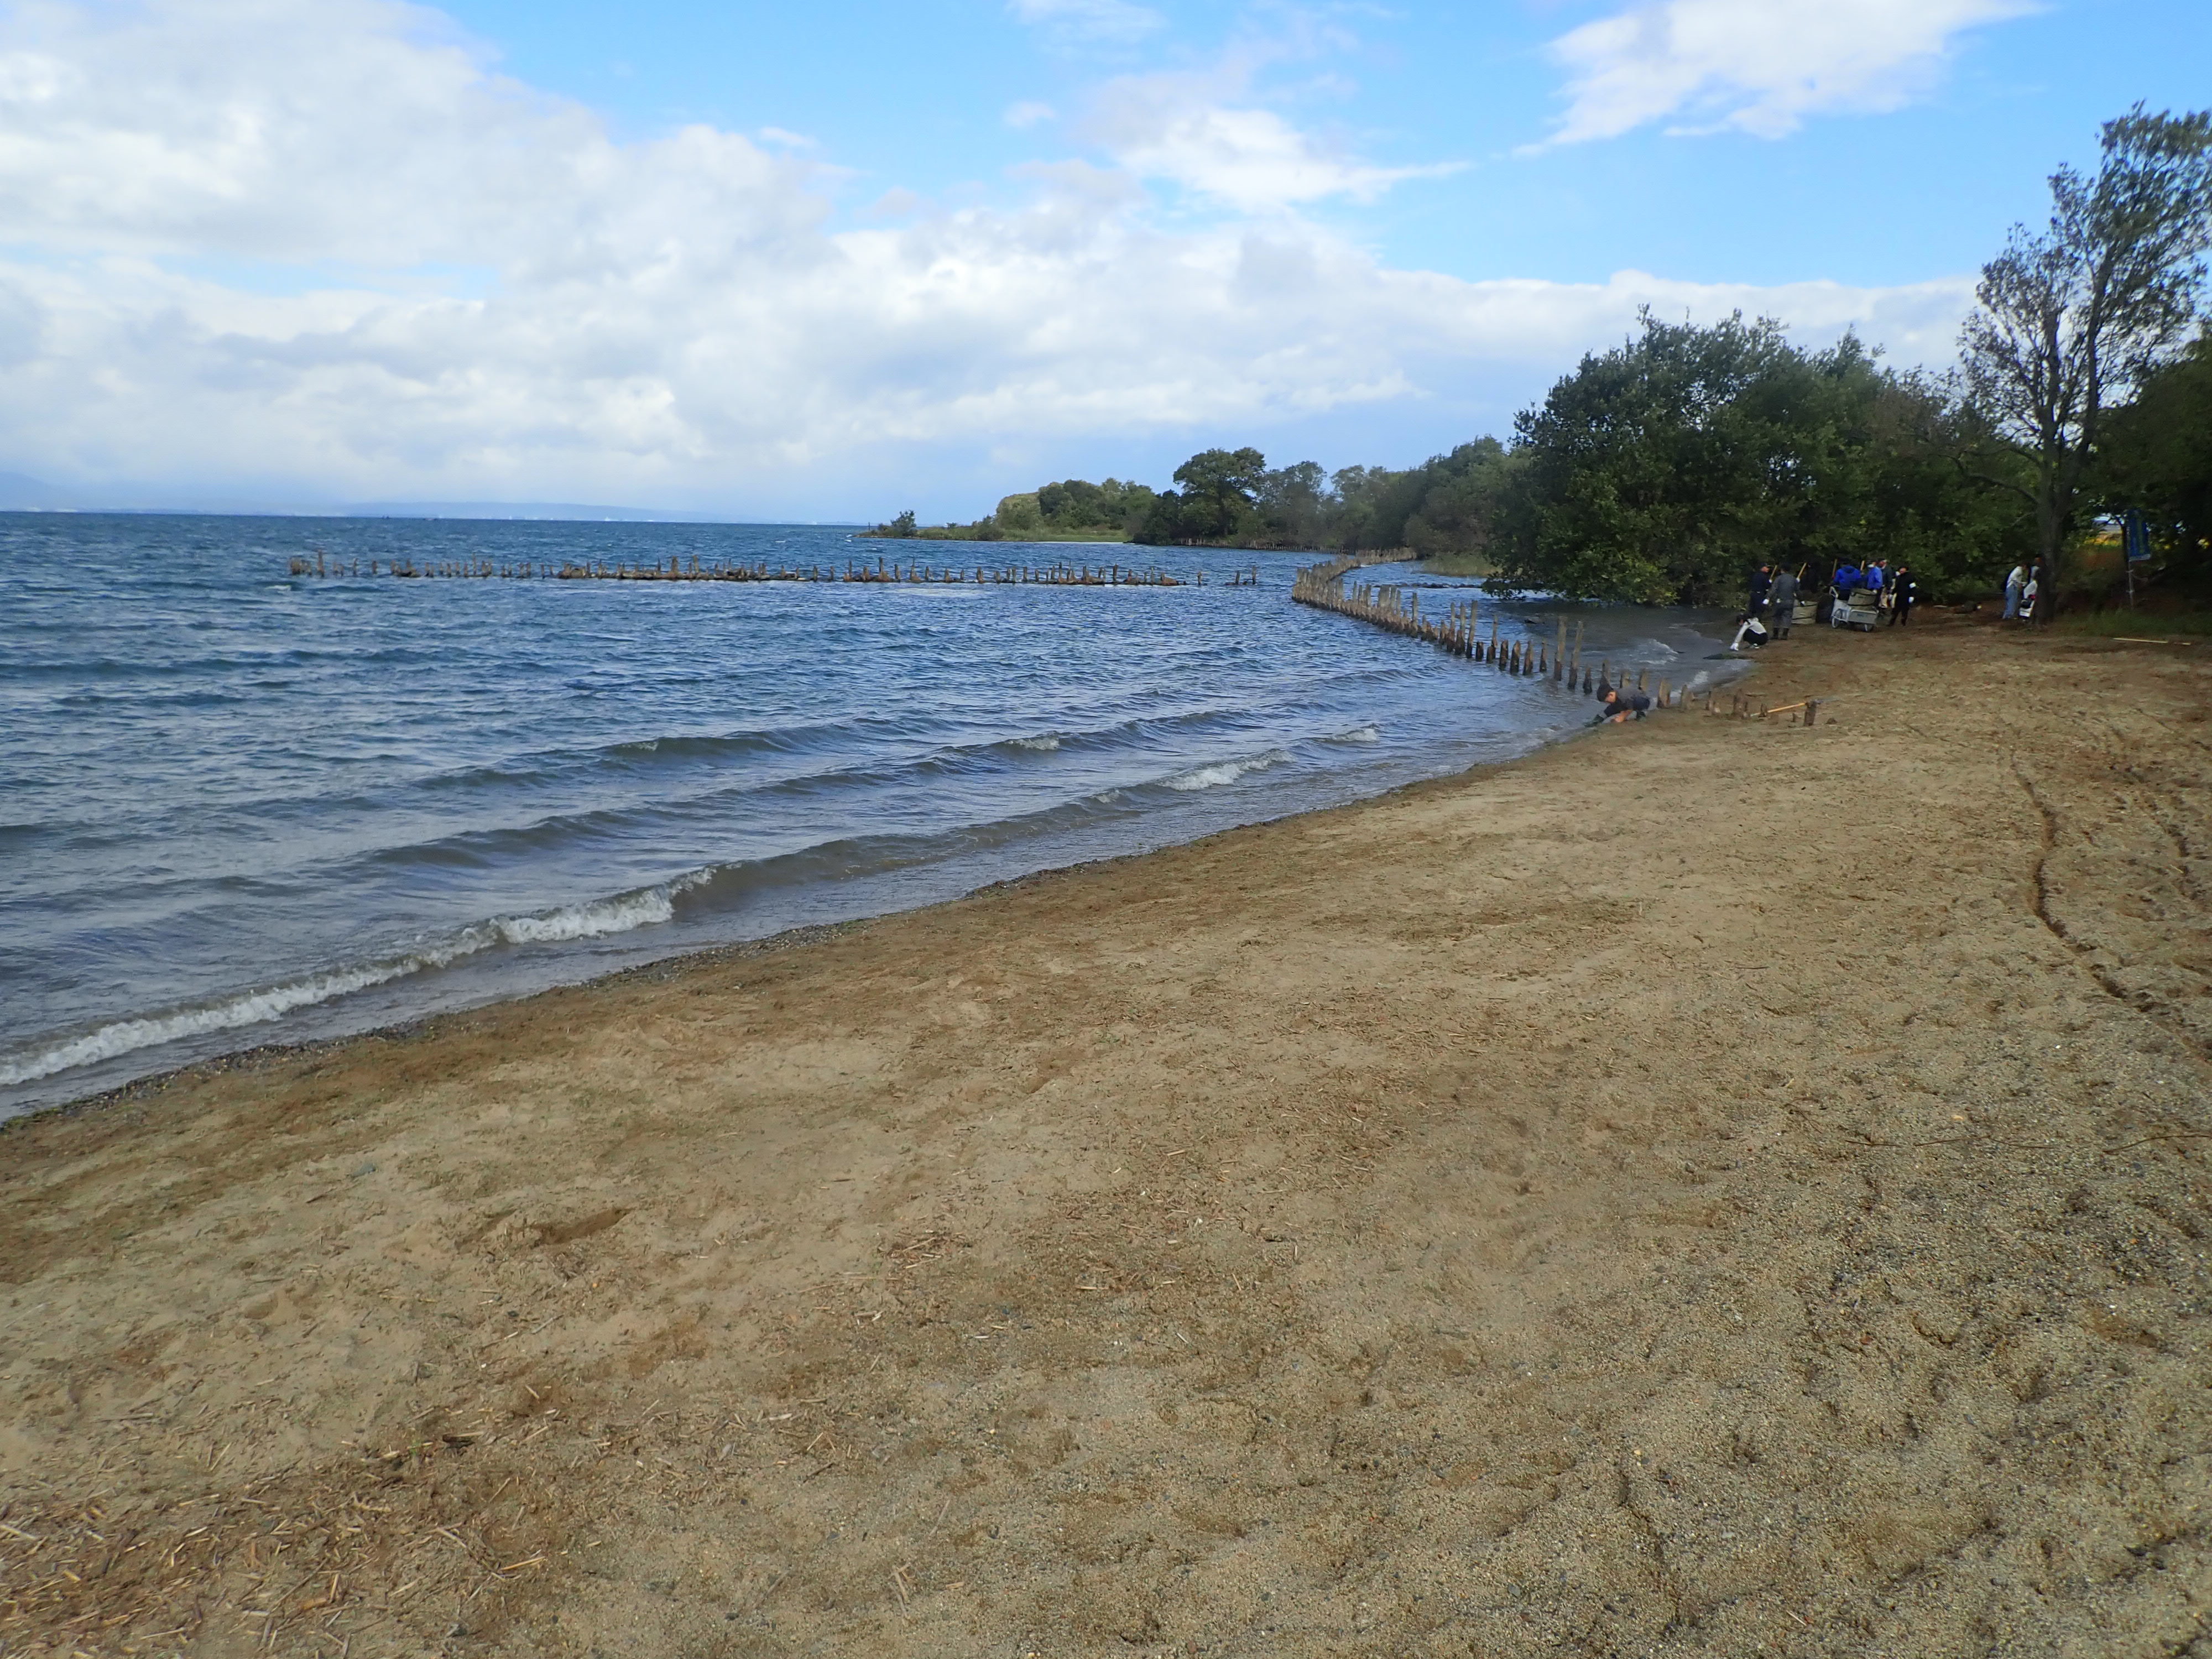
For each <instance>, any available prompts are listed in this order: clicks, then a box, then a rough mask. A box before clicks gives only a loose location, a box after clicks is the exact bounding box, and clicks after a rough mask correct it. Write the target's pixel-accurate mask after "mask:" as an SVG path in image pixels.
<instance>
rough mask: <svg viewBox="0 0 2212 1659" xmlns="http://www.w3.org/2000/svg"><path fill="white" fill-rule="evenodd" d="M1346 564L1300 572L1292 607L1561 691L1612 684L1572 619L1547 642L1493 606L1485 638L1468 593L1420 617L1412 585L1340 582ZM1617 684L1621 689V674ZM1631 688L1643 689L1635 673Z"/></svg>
mask: <svg viewBox="0 0 2212 1659" xmlns="http://www.w3.org/2000/svg"><path fill="white" fill-rule="evenodd" d="M1352 568H1354V567H1353V564H1352V561H1350V560H1348V559H1339V560H1334V561H1332V562H1329V563H1328V564H1322V565H1316V566H1314V567H1313V568H1311V569H1310V570H1302V571H1300V572H1299V573H1298V575H1297V580H1294V581H1293V582H1292V583H1291V598H1292V599H1295V600H1297V602H1298V603H1299V604H1300V605H1313V606H1315V607H1316V609H1319V610H1322V611H1336V612H1338V613H1339V614H1340V615H1342V616H1346V617H1358V619H1359V620H1360V621H1362V622H1365V623H1373V624H1375V626H1376V627H1377V628H1387V629H1389V630H1390V631H1391V632H1393V633H1395V634H1405V635H1410V636H1411V637H1413V638H1414V639H1417V640H1425V641H1428V643H1430V644H1431V645H1433V646H1437V647H1439V648H1441V649H1443V650H1445V651H1449V652H1450V653H1452V654H1453V655H1454V656H1455V657H1467V658H1470V659H1473V660H1474V661H1476V662H1486V663H1489V664H1491V665H1492V666H1493V667H1495V668H1497V669H1498V671H1499V672H1501V673H1505V674H1517V675H1520V676H1522V677H1523V678H1530V679H1543V680H1548V681H1550V682H1551V683H1552V684H1553V685H1563V686H1565V688H1566V689H1567V690H1583V691H1598V690H1602V689H1603V688H1604V687H1606V686H1607V685H1610V684H1615V682H1614V680H1613V665H1612V664H1611V663H1610V662H1605V663H1601V664H1599V665H1597V666H1596V667H1595V668H1592V667H1590V666H1589V665H1587V664H1585V663H1584V662H1583V625H1582V624H1581V623H1579V622H1578V623H1576V624H1575V632H1574V638H1573V640H1572V641H1569V639H1568V637H1567V623H1566V618H1565V617H1560V618H1559V622H1558V627H1557V629H1556V630H1555V634H1554V637H1553V638H1552V639H1550V640H1544V639H1540V638H1534V637H1531V636H1528V635H1519V634H1516V635H1512V636H1510V637H1507V636H1506V635H1504V630H1503V622H1502V619H1501V618H1500V617H1499V616H1498V613H1497V612H1496V611H1492V613H1491V616H1490V635H1489V637H1488V638H1487V639H1486V638H1485V637H1484V636H1483V634H1482V627H1481V624H1482V617H1481V614H1480V606H1479V605H1477V603H1476V601H1474V599H1463V600H1455V601H1452V602H1451V603H1449V604H1448V605H1446V606H1445V607H1444V611H1443V615H1442V616H1431V615H1427V614H1425V613H1424V612H1423V611H1422V608H1421V596H1420V594H1419V592H1416V591H1413V590H1409V589H1407V588H1401V587H1395V586H1383V587H1370V586H1365V585H1364V584H1355V585H1353V586H1350V587H1346V585H1345V580H1344V578H1345V576H1346V574H1347V573H1348V572H1349V571H1351V570H1352ZM1647 672H1648V671H1647ZM1621 684H1622V686H1623V689H1624V690H1626V682H1625V680H1624V681H1623V682H1621ZM1636 689H1637V690H1644V678H1642V677H1641V676H1639V678H1638V681H1637V685H1636ZM1669 695H1670V692H1669V688H1668V684H1667V682H1666V681H1664V680H1662V681H1660V682H1659V700H1660V702H1662V703H1663V702H1666V701H1667V700H1668V696H1669Z"/></svg>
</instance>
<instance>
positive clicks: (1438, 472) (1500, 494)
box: [1403, 438, 1516, 557]
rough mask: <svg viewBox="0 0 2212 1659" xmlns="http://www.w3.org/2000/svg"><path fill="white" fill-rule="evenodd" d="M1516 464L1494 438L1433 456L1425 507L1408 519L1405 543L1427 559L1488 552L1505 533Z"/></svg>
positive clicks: (1427, 474)
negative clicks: (1434, 555) (1441, 554)
mask: <svg viewBox="0 0 2212 1659" xmlns="http://www.w3.org/2000/svg"><path fill="white" fill-rule="evenodd" d="M1422 471H1423V472H1424V475H1425V477H1424V483H1425V489H1423V491H1422V493H1421V498H1420V505H1419V507H1416V508H1415V509H1414V511H1413V513H1412V514H1411V515H1410V516H1409V517H1408V518H1407V520H1406V524H1405V529H1404V532H1403V539H1404V543H1405V545H1407V547H1410V548H1412V549H1413V550H1414V551H1415V552H1416V553H1419V554H1420V555H1422V556H1424V557H1425V556H1429V555H1431V554H1436V553H1485V552H1487V551H1489V550H1490V548H1491V545H1492V543H1493V542H1494V541H1496V540H1497V539H1498V538H1499V536H1500V535H1501V534H1502V533H1503V532H1504V524H1505V519H1506V515H1507V513H1508V512H1509V511H1510V505H1509V503H1510V491H1511V489H1512V483H1513V475H1514V472H1515V471H1516V461H1515V460H1514V459H1513V458H1511V457H1510V456H1509V455H1508V454H1507V453H1506V450H1505V446H1504V444H1501V443H1499V442H1498V440H1497V439H1495V438H1478V439H1476V440H1475V441H1474V442H1473V443H1471V444H1462V445H1460V446H1459V447H1458V448H1456V449H1455V450H1453V451H1452V452H1451V453H1450V454H1449V455H1439V456H1436V457H1434V458H1432V459H1431V460H1430V461H1429V463H1428V465H1427V466H1426V467H1425V468H1424V469H1422Z"/></svg>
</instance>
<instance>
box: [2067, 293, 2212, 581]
mask: <svg viewBox="0 0 2212 1659" xmlns="http://www.w3.org/2000/svg"><path fill="white" fill-rule="evenodd" d="M2097 449H2098V453H2097V459H2096V463H2095V466H2094V469H2093V477H2092V494H2093V498H2094V500H2095V501H2096V502H2097V505H2098V506H2099V507H2100V508H2101V509H2102V510H2104V511H2106V512H2108V513H2118V512H2124V511H2126V510H2128V509H2130V508H2134V509H2136V510H2137V511H2139V512H2141V513H2142V514H2143V516H2144V518H2145V519H2146V520H2148V524H2149V526H2150V530H2151V535H2152V539H2153V541H2154V544H2155V545H2156V548H2157V551H2158V558H2157V567H2156V568H2157V572H2158V574H2161V575H2163V576H2165V577H2166V578H2168V579H2170V580H2172V583H2173V585H2174V586H2180V587H2186V588H2190V589H2194V590H2197V591H2200V592H2201V591H2202V590H2203V589H2204V588H2205V587H2207V586H2212V334H2201V335H2199V336H2198V337H2197V339H2196V340H2195V341H2193V342H2192V343H2191V344H2190V346H2189V349H2188V350H2187V351H2186V352H2185V353H2184V354H2183V355H2182V356H2181V357H2180V358H2179V359H2178V360H2177V361H2175V362H2172V363H2170V364H2168V365H2166V367H2165V368H2160V369H2159V370H2157V371H2156V372H2154V374H2150V375H2149V376H2148V378H2146V379H2145V380H2144V381H2143V384H2142V389H2141V390H2140V391H2139V392H2137V393H2136V398H2135V400H2134V401H2133V402H2132V403H2130V404H2126V405H2124V407H2122V408H2119V409H2116V410H2113V411H2112V415H2111V416H2110V417H2109V419H2108V420H2107V421H2106V425H2105V428H2104V435H2103V437H2102V438H2101V439H2100V441H2099V443H2098V447H2097Z"/></svg>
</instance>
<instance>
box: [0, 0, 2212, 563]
mask: <svg viewBox="0 0 2212 1659" xmlns="http://www.w3.org/2000/svg"><path fill="white" fill-rule="evenodd" d="M0 17H4V19H5V21H4V23H0V139H4V140H5V141H6V142H5V143H0V222H4V223H7V224H9V225H10V226H11V227H13V228H12V229H11V231H10V232H9V240H7V241H6V242H5V243H4V244H0V361H4V362H6V363H7V364H8V366H9V374H8V375H7V376H5V377H4V378H0V470H4V471H18V472H22V473H27V474H31V475H33V476H36V477H43V478H47V479H51V480H53V481H56V482H57V483H62V484H64V485H66V486H67V487H69V488H70V489H72V490H74V491H76V492H78V493H79V494H80V495H83V494H85V493H87V492H89V493H90V494H91V495H98V494H99V493H100V492H101V491H103V490H105V491H106V492H108V493H109V494H111V495H114V496H115V497H116V498H117V499H152V498H156V497H159V498H163V499H176V500H184V499H215V498H217V497H220V498H222V499H224V500H228V501H237V500H267V501H287V502H301V501H331V500H356V501H358V500H375V499H394V498H405V499H411V500H435V499H446V500H487V499H501V500H548V499H557V500H595V501H617V502H623V503H626V504H632V505H639V506H659V507H687V508H695V509H700V510H709V511H716V512H723V513H731V514H732V515H738V516H747V517H783V516H793V517H802V518H835V517H876V516H881V515H884V514H888V513H890V512H892V511H895V510H896V509H897V508H898V507H905V506H915V507H919V508H920V509H921V511H922V513H923V514H924V516H925V517H926V518H932V519H935V518H944V517H948V516H952V515H954V514H957V515H959V516H962V517H967V516H970V515H972V514H974V513H978V512H981V511H983V510H986V509H987V508H988V507H989V506H990V505H991V503H992V501H994V500H995V499H996V497H997V495H1000V494H1001V493H1004V492H1005V491H1006V490H1010V489H1017V488H1024V487H1029V486H1031V485H1033V484H1035V483H1037V482H1039V481H1040V480H1042V479H1043V478H1045V477H1060V476H1066V475H1069V474H1081V475H1085V476H1091V477H1103V476H1104V475H1106V474H1108V473H1115V474H1119V475H1121V476H1124V477H1127V476H1136V477H1146V478H1150V479H1152V480H1153V481H1155V482H1159V481H1164V477H1165V475H1166V473H1167V472H1168V471H1170V469H1171V468H1172V467H1173V465H1175V463H1176V460H1177V459H1181V457H1182V455H1184V454H1187V453H1189V451H1190V450H1191V449H1193V448H1195V447H1200V446H1202V445H1205V444H1208V443H1214V442H1234V443H1243V442H1252V443H1257V444H1259V445H1260V446H1261V447H1263V448H1265V449H1266V450H1267V452H1268V453H1269V454H1270V456H1271V458H1273V459H1279V460H1288V459H1298V458H1300V457H1304V456H1311V457H1313V458H1314V459H1319V460H1321V461H1322V462H1323V463H1324V464H1325V465H1330V466H1335V465H1345V464H1348V463H1351V462H1354V461H1367V462H1380V463H1384V464H1391V465H1403V464H1407V463H1409V462H1411V461H1414V460H1417V459H1419V458H1420V457H1421V456H1422V455H1424V454H1426V453H1431V452H1432V451H1435V450H1437V449H1441V448H1444V447H1449V445H1450V444H1452V443H1454V442H1457V441H1462V440H1464V439H1466V438H1468V437H1472V436H1474V435H1478V434H1480V433H1481V432H1485V431H1498V432H1503V431H1504V430H1505V429H1506V428H1508V427H1509V426H1510V420H1511V416H1512V414H1513V411H1514V410H1516V408H1518V407H1520V406H1522V404H1525V403H1526V402H1527V401H1528V400H1529V399H1530V398H1533V397H1535V396H1538V395H1541V391H1542V389H1543V387H1544V386H1546V385H1547V384H1548V383H1549V381H1550V380H1552V379H1553V377H1554V376H1556V375H1557V374H1559V373H1561V372H1563V371H1564V370H1565V369H1567V368H1571V366H1572V363H1573V362H1574V360H1575V358H1576V356H1577V355H1578V354H1579V353H1580V352H1581V351H1583V350H1585V349H1590V348H1592V347H1595V346H1601V345H1603V344H1605V343H1609V342H1610V341H1613V340H1615V339H1618V338H1619V337H1620V336H1621V334H1622V333H1623V332H1624V331H1626V328H1627V327H1628V326H1629V324H1630V322H1631V320H1632V318H1633V315H1634V312H1635V309H1636V307H1637V306H1638V304H1640V303H1645V302H1649V303H1651V304H1654V305H1655V306H1657V307H1660V308H1661V309H1662V310H1664V311H1667V312H1668V313H1670V314H1681V313H1688V314H1691V315H1694V316H1699V317H1710V316H1715V315H1720V314H1725V313H1726V312H1727V311H1728V310H1729V309H1732V308H1735V307H1741V308H1744V309H1746V310H1749V311H1754V312H1770V313H1774V314H1778V315H1780V316H1782V317H1784V319H1786V320H1789V321H1790V322H1791V323H1792V324H1793V325H1795V326H1796V327H1797V328H1798V330H1799V331H1800V332H1801V334H1802V336H1803V337H1805V338H1807V339H1808V340H1818V339H1825V338H1828V337H1832V336H1833V335H1834V334H1835V333H1836V332H1837V331H1839V330H1840V329H1842V328H1843V327H1844V326H1847V325H1848V326H1855V327H1857V328H1858V329H1859V330H1860V331H1861V332H1862V333H1863V334H1865V335H1867V336H1868V337H1870V338H1873V339H1875V340H1876V341H1877V342H1879V343H1881V344H1883V345H1884V346H1885V347H1886V348H1887V349H1888V350H1889V352H1890V353H1891V356H1892V357H1893V360H1896V361H1900V362H1929V363H1930V364H1933V365H1936V366H1939V367H1940V366H1941V364H1942V362H1943V361H1944V359H1945V357H1946V356H1947V355H1948V349H1949V343H1950V341H1951V339H1952V338H1953V337H1954V334H1955V331H1956V325H1957V322H1958V319H1959V317H1960V313H1961V312H1962V310H1963V309H1964V307H1965V306H1966V304H1967V303H1968V301H1969V300H1970V297H1971V285H1972V275H1973V272H1974V270H1975V268H1976V267H1977V265H1978V264H1979V263H1980V261H1981V260H1982V259H1984V258H1987V257H1988V256H1989V254H1990V252H1993V251H1994V250H1995V249H1996V246H1998V244H1999V243H2000V242H2001V240H2002V237H2003V234H2004V232H2005V229H2006V227H2007V226H2008V224H2010V223H2011V222H2014V221H2015V220H2018V219H2022V218H2034V217H2038V216H2039V215H2040V213H2041V211H2042V205H2043V202H2044V197H2045V185H2044V179H2045V174H2046V173H2048V172H2049V170H2050V169H2051V167H2052V166H2053V165H2054V164H2055V163H2057V162H2058V161H2062V160H2073V161H2087V160H2089V159H2090V157H2091V156H2092V155H2093V149H2094V143H2095V134H2096V129H2097V125H2098V123H2099V122H2100V120H2103V119H2105V118H2108V117H2109V116H2111V115H2113V114H2116V113H2118V112H2120V111H2121V110H2123V109H2124V108H2126V107H2127V106H2129V105H2130V104H2131V103H2133V102H2134V101H2136V100H2138V99H2142V100H2147V101H2148V103H2150V104H2151V105H2152V106H2154V107H2159V106H2174V107H2186V106H2189V105H2190V103H2191V100H2192V99H2194V100H2196V101H2197V103H2199V104H2203V103H2207V102H2212V6H2208V5H2206V4H2205V3H2204V0H2189V3H2184V0H2126V3H2122V0H2045V3H2033V0H1822V3H1818V4H1809V3H1808V4H1798V3H1784V0H1642V3H1633V0H1497V3H1491V4H1483V5H1462V6H1455V7H1443V6H1431V5H1424V4H1401V5H1395V6H1383V5H1345V6H1318V7H1315V6H1290V5H1257V6H1255V5H1231V4H1217V3H1193V4H1173V3H1159V4H1146V3H1140V0H978V3H965V4H963V3H952V0H909V3H905V4H901V5H887V4H875V3H861V0H816V3H813V4H811V5H809V6H805V7H794V6H791V5H788V4H783V5H777V6H766V5H754V4H726V3H725V4H720V5H714V6H707V5H700V4H691V3H685V4H658V5H654V4H637V3H631V4H626V5H624V6H623V7H620V8H617V7H611V6H605V5H588V4H582V3H576V0H534V3H531V4H528V5H524V4H521V3H519V0H460V3H456V4H453V5H450V6H448V7H447V8H445V9H442V10H435V9H425V8H420V7H412V6H406V5H402V4H398V3H394V0H143V3H138V4H133V5H127V6H126V5H108V4H90V5H82V4H80V5H71V4H68V3H59V4H54V3H49V4H43V5H40V6H38V7H35V8H32V7H22V8H17V9H9V10H7V11H5V12H0Z"/></svg>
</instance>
